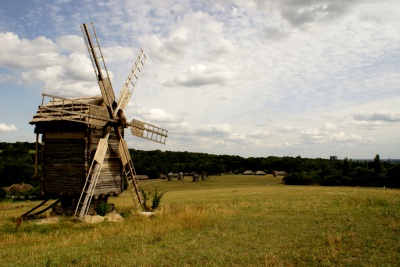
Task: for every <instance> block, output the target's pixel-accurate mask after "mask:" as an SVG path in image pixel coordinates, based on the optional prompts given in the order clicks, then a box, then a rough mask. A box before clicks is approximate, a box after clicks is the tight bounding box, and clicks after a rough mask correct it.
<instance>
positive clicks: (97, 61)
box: [81, 23, 115, 109]
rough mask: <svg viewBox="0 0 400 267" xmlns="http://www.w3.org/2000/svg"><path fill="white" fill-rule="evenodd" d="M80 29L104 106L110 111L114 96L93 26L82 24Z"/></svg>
mask: <svg viewBox="0 0 400 267" xmlns="http://www.w3.org/2000/svg"><path fill="white" fill-rule="evenodd" d="M81 29H82V34H83V38H84V39H85V44H86V47H87V50H88V52H89V56H90V59H91V61H92V65H93V69H94V72H95V74H96V77H97V81H98V83H99V87H100V91H101V95H102V96H103V100H104V102H105V103H106V105H107V106H108V107H110V108H111V109H112V106H113V103H114V102H115V94H114V90H113V88H112V85H111V80H110V76H109V75H108V70H107V67H106V63H105V62H104V57H103V53H102V52H101V48H100V44H99V40H98V39H97V35H96V32H95V30H94V27H93V24H92V23H90V24H89V25H88V24H87V23H84V24H83V25H82V26H81Z"/></svg>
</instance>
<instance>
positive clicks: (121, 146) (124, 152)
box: [118, 139, 131, 166]
mask: <svg viewBox="0 0 400 267" xmlns="http://www.w3.org/2000/svg"><path fill="white" fill-rule="evenodd" d="M118 154H119V156H120V157H121V163H122V166H126V164H128V162H129V161H131V155H130V154H129V150H128V145H127V144H126V141H125V140H124V139H121V140H119V143H118Z"/></svg>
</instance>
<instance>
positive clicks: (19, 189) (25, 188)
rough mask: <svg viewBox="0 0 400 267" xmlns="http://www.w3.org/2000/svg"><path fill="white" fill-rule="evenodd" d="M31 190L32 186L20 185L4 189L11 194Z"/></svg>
mask: <svg viewBox="0 0 400 267" xmlns="http://www.w3.org/2000/svg"><path fill="white" fill-rule="evenodd" d="M32 188H33V186H31V185H30V184H24V183H20V184H13V185H12V186H10V187H4V190H5V191H6V192H8V193H12V192H26V191H28V190H30V189H32Z"/></svg>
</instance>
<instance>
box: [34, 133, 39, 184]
mask: <svg viewBox="0 0 400 267" xmlns="http://www.w3.org/2000/svg"><path fill="white" fill-rule="evenodd" d="M38 142H39V133H36V151H35V175H34V177H36V176H37V170H38V166H37V165H38Z"/></svg>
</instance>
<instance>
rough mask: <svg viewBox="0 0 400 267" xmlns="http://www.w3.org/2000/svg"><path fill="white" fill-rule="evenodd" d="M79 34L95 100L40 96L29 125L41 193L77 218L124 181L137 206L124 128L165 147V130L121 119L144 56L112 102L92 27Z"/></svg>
mask: <svg viewBox="0 0 400 267" xmlns="http://www.w3.org/2000/svg"><path fill="white" fill-rule="evenodd" d="M82 32H83V35H84V39H85V43H86V45H87V48H88V51H89V55H90V57H91V60H92V63H93V67H94V71H95V75H96V77H97V80H98V83H99V87H100V92H101V95H100V96H92V97H81V98H62V97H57V96H53V95H47V94H43V99H42V103H41V105H40V106H39V109H38V111H37V113H36V114H35V115H34V117H33V120H32V121H31V122H30V123H31V124H34V125H35V133H36V135H37V140H38V139H39V136H40V135H41V141H42V174H41V176H40V182H41V189H42V191H43V193H44V194H45V196H47V197H49V198H58V199H59V200H60V203H61V204H60V205H58V206H54V207H53V210H54V211H55V212H57V213H62V214H68V213H69V214H71V213H74V214H75V215H76V216H78V217H80V218H82V217H83V216H85V215H86V214H88V213H89V214H90V213H93V212H94V208H95V207H96V204H97V203H98V202H100V201H101V202H104V201H107V199H108V197H109V196H118V195H119V194H121V193H122V192H123V190H124V179H125V178H124V177H126V179H127V181H128V183H129V184H131V185H132V190H131V192H132V193H133V197H134V199H136V200H137V203H138V205H140V204H141V198H140V197H141V196H140V192H139V188H138V186H139V184H138V181H137V179H136V177H135V176H136V173H135V171H134V167H133V163H132V161H131V158H130V154H129V151H128V148H127V145H126V142H125V140H124V135H125V129H126V128H130V130H131V133H132V134H133V135H135V136H138V137H142V138H145V139H148V140H151V141H155V142H159V143H163V144H165V140H166V138H167V131H166V130H164V129H162V128H159V127H157V126H154V125H151V124H148V123H145V122H142V121H138V120H132V121H130V122H128V121H127V119H126V118H125V117H124V115H123V109H124V108H125V107H126V106H127V104H128V101H129V99H130V96H131V94H132V92H133V89H134V88H135V86H136V83H137V80H138V76H139V74H140V72H141V70H142V68H143V65H144V62H145V59H146V57H145V55H144V52H143V51H142V53H141V55H140V56H139V57H138V58H137V59H136V61H135V64H134V66H133V68H132V70H131V71H130V73H129V75H128V77H127V79H126V81H125V84H124V86H123V88H122V89H121V92H120V94H119V96H118V98H115V95H114V91H113V88H112V85H111V82H110V79H109V76H108V71H107V68H106V66H105V62H104V58H103V55H102V52H101V49H100V46H99V44H98V40H97V36H96V33H95V31H94V28H93V25H92V24H83V25H82Z"/></svg>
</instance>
